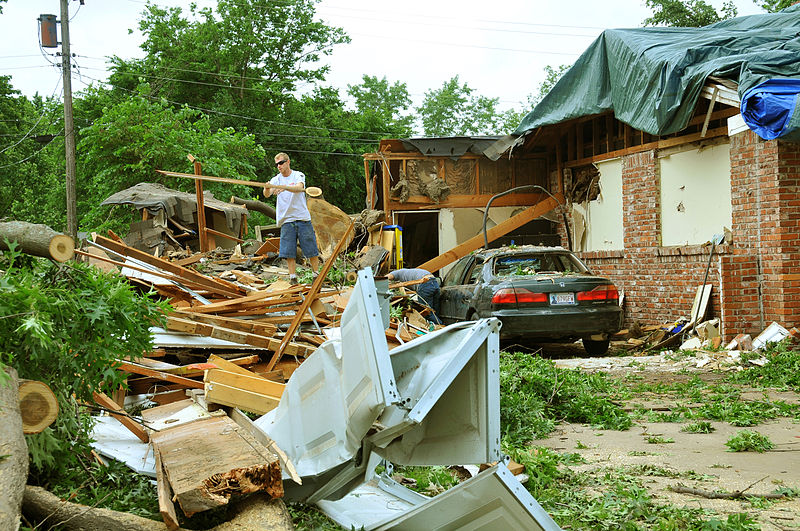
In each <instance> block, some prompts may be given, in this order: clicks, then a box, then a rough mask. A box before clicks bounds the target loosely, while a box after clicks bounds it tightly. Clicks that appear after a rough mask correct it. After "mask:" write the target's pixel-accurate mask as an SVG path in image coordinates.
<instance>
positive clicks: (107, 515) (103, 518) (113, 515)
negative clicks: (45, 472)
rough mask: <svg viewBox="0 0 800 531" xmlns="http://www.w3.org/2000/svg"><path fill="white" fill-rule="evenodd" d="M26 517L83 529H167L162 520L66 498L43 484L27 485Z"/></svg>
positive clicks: (48, 525)
mask: <svg viewBox="0 0 800 531" xmlns="http://www.w3.org/2000/svg"><path fill="white" fill-rule="evenodd" d="M22 509H23V512H24V513H25V518H27V519H28V521H30V522H31V523H32V524H34V525H35V524H38V523H41V522H43V521H44V520H45V519H46V520H47V521H46V522H44V524H45V525H44V526H43V527H42V528H43V529H50V528H56V529H64V530H67V531H69V530H73V529H74V530H80V531H108V530H109V529H115V530H124V531H159V530H163V531H167V526H166V525H165V524H164V523H163V522H158V521H156V520H149V519H147V518H143V517H141V516H136V515H135V514H129V513H123V512H119V511H112V510H111V509H98V508H96V507H89V506H87V505H81V504H80V503H72V502H68V501H63V500H62V499H61V498H59V497H58V496H56V495H55V494H53V493H51V492H49V491H47V490H45V489H43V488H42V487H33V486H31V485H28V486H27V487H25V500H24V502H23V507H22Z"/></svg>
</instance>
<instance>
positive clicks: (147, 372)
mask: <svg viewBox="0 0 800 531" xmlns="http://www.w3.org/2000/svg"><path fill="white" fill-rule="evenodd" d="M116 362H117V367H116V368H117V369H119V370H122V371H125V372H132V373H134V374H141V375H142V376H149V377H151V378H157V379H159V380H164V381H166V382H171V383H176V384H180V385H182V386H184V387H189V388H194V389H202V388H203V383H202V382H198V381H197V380H192V379H190V378H184V377H183V376H176V375H174V374H169V373H166V372H163V371H156V370H153V369H150V368H149V367H145V366H144V365H139V364H138V363H131V362H129V361H122V360H116Z"/></svg>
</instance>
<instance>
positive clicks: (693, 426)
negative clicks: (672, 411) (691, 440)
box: [681, 420, 714, 433]
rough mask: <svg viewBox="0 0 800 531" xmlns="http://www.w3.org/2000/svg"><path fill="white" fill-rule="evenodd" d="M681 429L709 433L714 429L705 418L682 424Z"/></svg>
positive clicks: (688, 431)
mask: <svg viewBox="0 0 800 531" xmlns="http://www.w3.org/2000/svg"><path fill="white" fill-rule="evenodd" d="M681 431H682V432H686V433H711V432H712V431H714V426H712V425H711V423H710V422H708V421H707V420H698V421H697V422H691V423H689V424H687V425H686V426H683V427H682V428H681Z"/></svg>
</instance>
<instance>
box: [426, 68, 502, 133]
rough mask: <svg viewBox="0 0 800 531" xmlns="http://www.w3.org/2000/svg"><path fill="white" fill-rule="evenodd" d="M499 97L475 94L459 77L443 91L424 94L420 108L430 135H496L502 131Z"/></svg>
mask: <svg viewBox="0 0 800 531" xmlns="http://www.w3.org/2000/svg"><path fill="white" fill-rule="evenodd" d="M498 101H499V100H498V99H497V98H487V97H485V96H480V95H477V94H475V91H474V90H473V89H472V88H470V87H469V86H468V85H467V84H466V83H464V84H460V82H459V79H458V76H455V77H453V78H451V79H450V80H448V81H445V82H444V84H443V85H442V87H441V88H439V89H432V90H429V91H427V92H426V93H425V99H424V100H423V102H422V104H421V105H420V106H419V107H418V108H417V112H418V114H419V115H420V117H421V119H422V126H423V129H424V131H425V134H426V135H428V136H464V135H482V134H496V133H497V132H498V129H499V125H498V124H499V119H498V112H497V103H498Z"/></svg>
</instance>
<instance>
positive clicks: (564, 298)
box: [550, 293, 575, 305]
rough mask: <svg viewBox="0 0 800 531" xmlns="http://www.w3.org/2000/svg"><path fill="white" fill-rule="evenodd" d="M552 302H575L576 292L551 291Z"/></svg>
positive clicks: (554, 303) (555, 303)
mask: <svg viewBox="0 0 800 531" xmlns="http://www.w3.org/2000/svg"><path fill="white" fill-rule="evenodd" d="M550 304H552V305H560V304H575V294H574V293H551V294H550Z"/></svg>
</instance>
